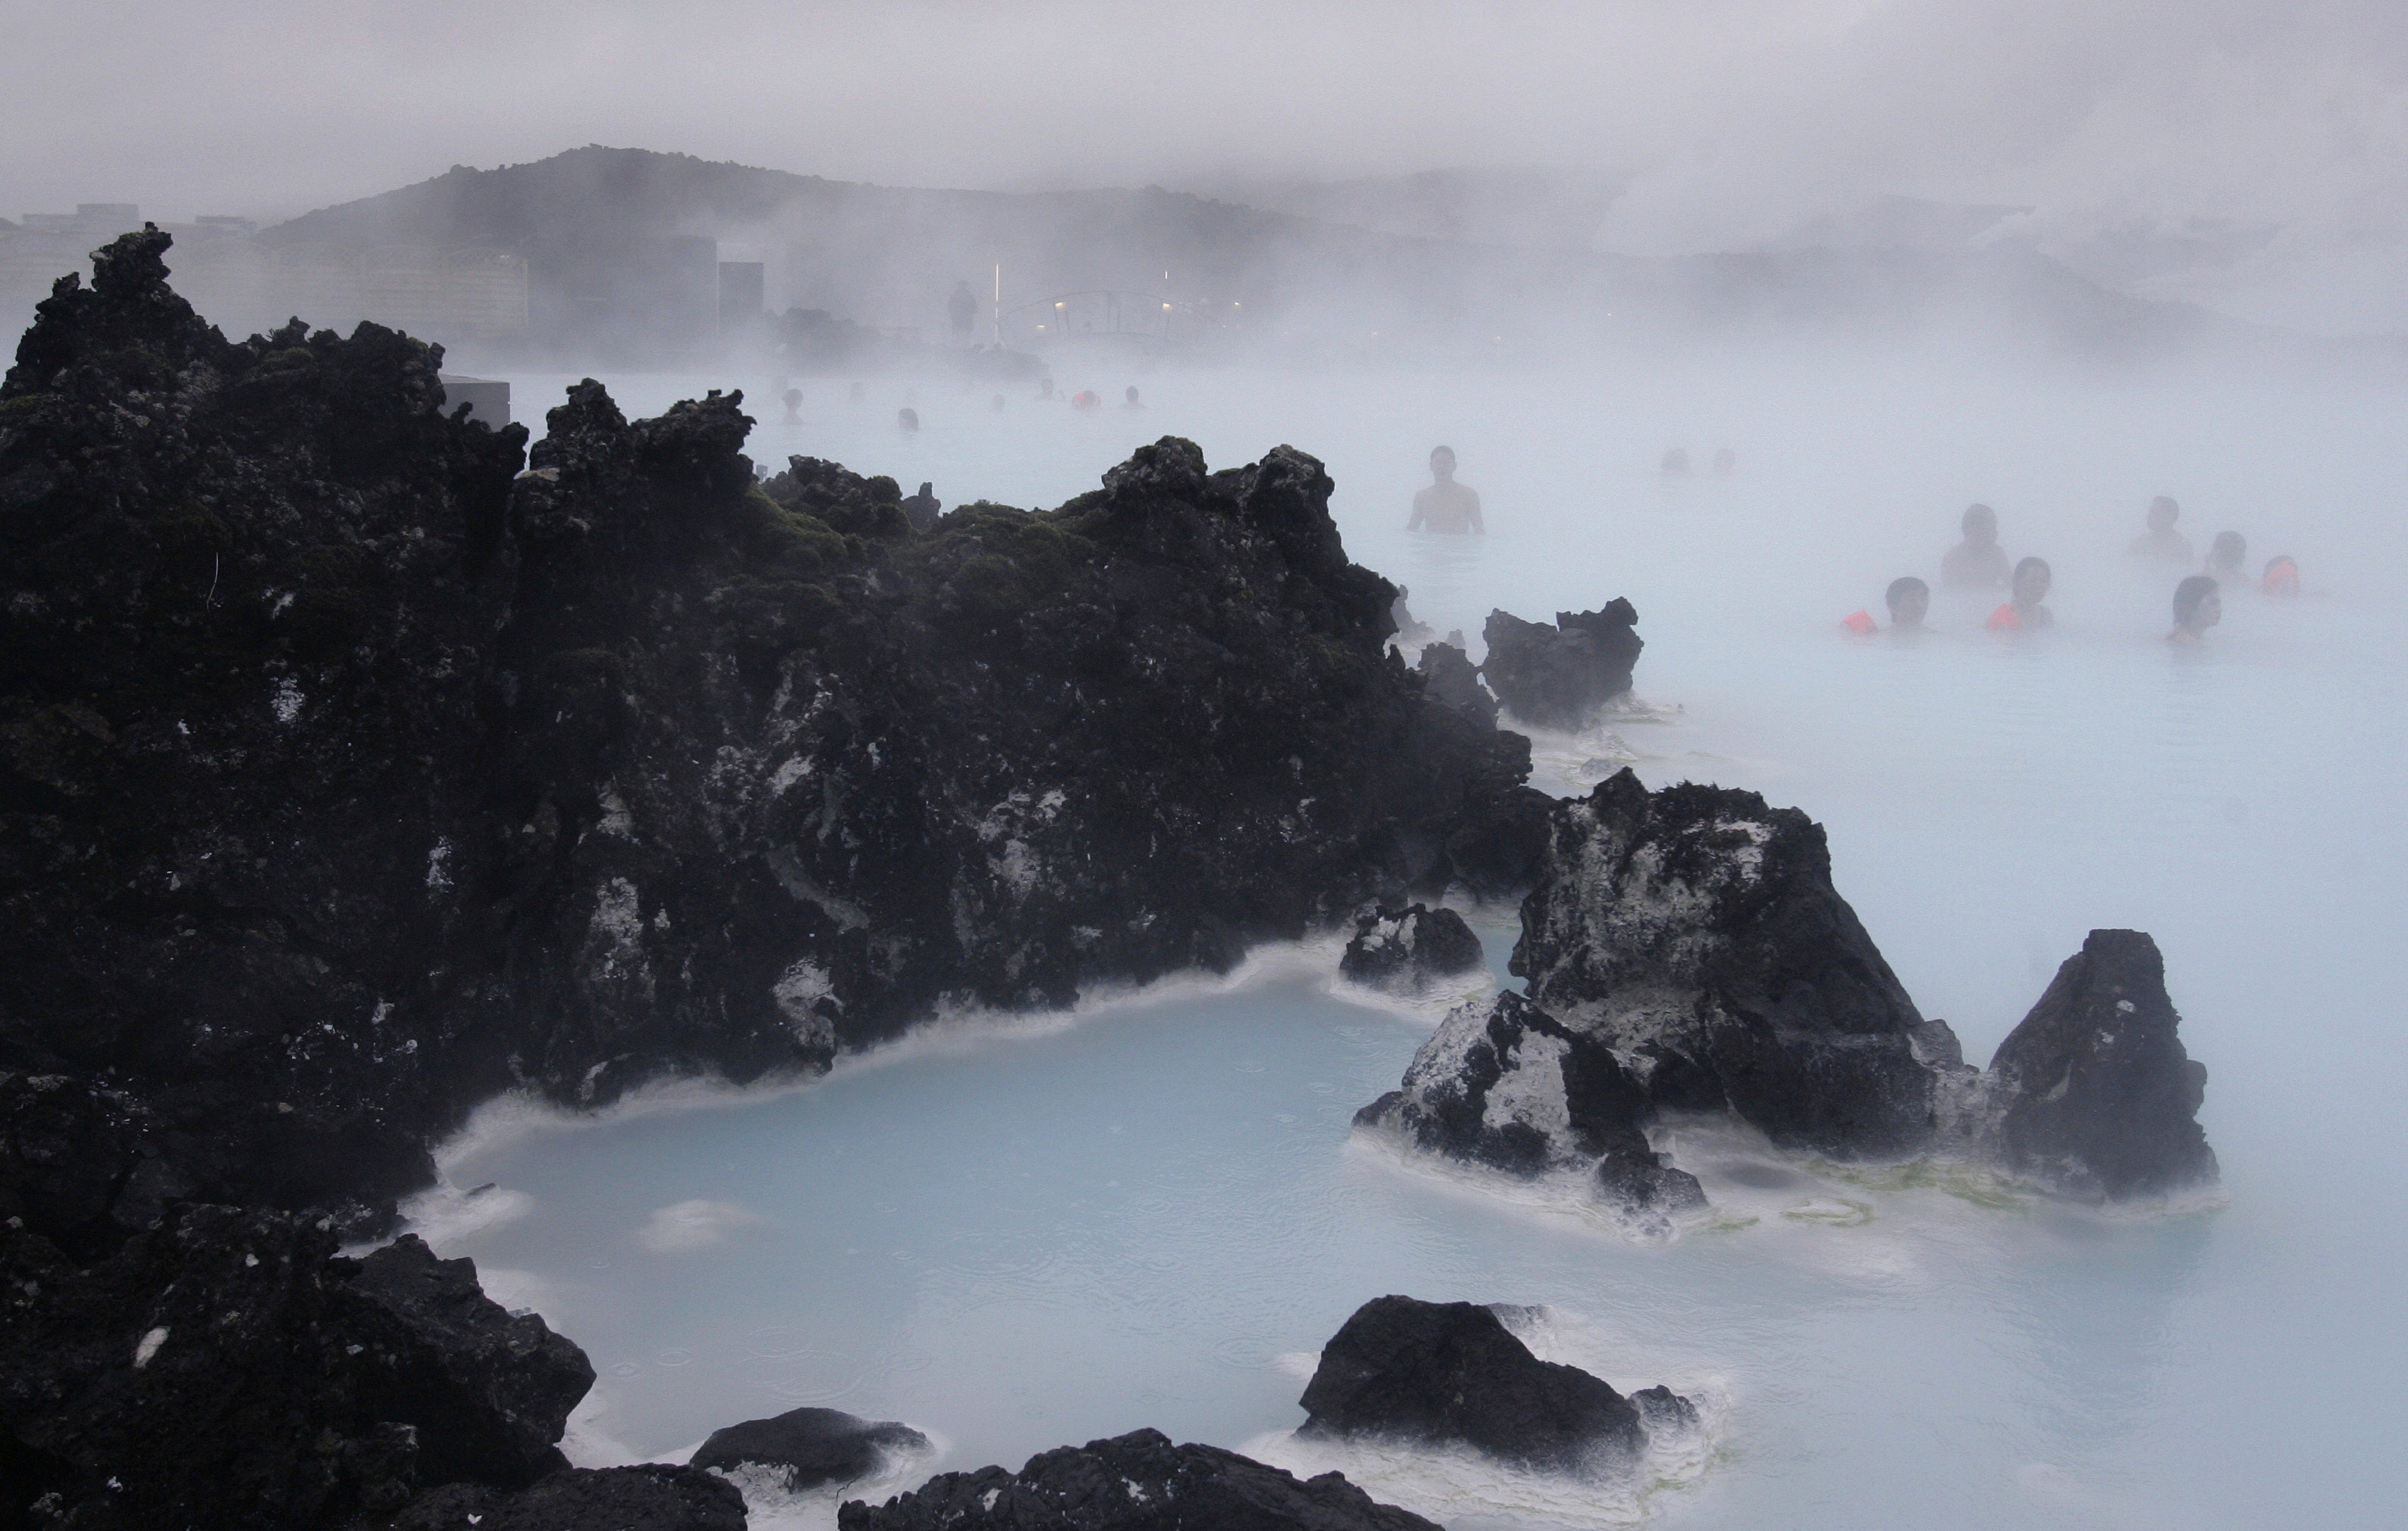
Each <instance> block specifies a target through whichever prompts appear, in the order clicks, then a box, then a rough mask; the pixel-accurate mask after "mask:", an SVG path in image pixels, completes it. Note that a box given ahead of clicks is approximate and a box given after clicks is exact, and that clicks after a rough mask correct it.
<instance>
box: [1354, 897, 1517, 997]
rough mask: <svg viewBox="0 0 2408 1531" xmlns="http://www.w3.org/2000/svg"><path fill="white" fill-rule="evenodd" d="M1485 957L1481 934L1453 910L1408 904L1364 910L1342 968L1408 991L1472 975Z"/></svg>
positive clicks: (1375, 984)
mask: <svg viewBox="0 0 2408 1531" xmlns="http://www.w3.org/2000/svg"><path fill="white" fill-rule="evenodd" d="M1483 961H1484V955H1483V953H1482V952H1481V947H1480V937H1477V936H1475V935H1473V934H1472V933H1471V927H1470V926H1469V925H1467V924H1465V923H1463V916H1462V915H1460V914H1457V913H1455V911H1454V910H1453V909H1425V908H1423V907H1422V906H1421V905H1419V904H1408V905H1406V906H1405V907H1404V908H1402V909H1397V908H1395V907H1393V906H1389V907H1378V908H1373V909H1366V910H1364V911H1363V912H1362V913H1361V914H1358V915H1356V916H1355V934H1354V936H1353V937H1351V938H1349V939H1348V941H1347V943H1346V952H1345V954H1344V955H1343V956H1341V957H1340V958H1339V959H1338V971H1339V973H1340V975H1342V976H1343V977H1345V978H1347V979H1349V980H1353V981H1354V982H1356V983H1368V984H1369V985H1371V986H1372V987H1373V988H1376V989H1393V990H1398V991H1400V992H1404V993H1412V992H1413V991H1415V990H1419V989H1426V988H1427V987H1429V985H1430V984H1432V983H1434V982H1436V981H1437V980H1440V979H1442V978H1453V977H1454V976H1455V975H1456V974H1458V973H1469V972H1470V971H1472V970H1473V969H1475V968H1477V967H1478V966H1480V965H1481V963H1482V962H1483Z"/></svg>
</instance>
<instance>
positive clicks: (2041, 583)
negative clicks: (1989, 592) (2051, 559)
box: [1986, 558, 2057, 633]
mask: <svg viewBox="0 0 2408 1531" xmlns="http://www.w3.org/2000/svg"><path fill="white" fill-rule="evenodd" d="M2055 578H2056V576H2055V574H2054V573H2052V572H2051V570H2050V569H2049V566H2048V560H2047V559H2045V558H2027V559H2025V560H2024V561H2023V562H2022V563H2020V564H2017V565H2015V577H2014V583H2013V585H2012V586H2010V588H2009V594H2008V596H2007V604H2006V605H2004V606H2002V607H2000V608H1998V609H1997V610H1996V611H1993V612H1991V613H1990V620H1989V622H1987V623H1986V625H1987V626H1988V627H1989V628H1990V629H1991V631H1993V632H2000V633H2022V632H2028V631H2031V630H2033V629H2036V628H2042V627H2047V626H2049V625H2051V624H2053V623H2054V622H2056V621H2057V614H2056V613H2055V612H2053V611H2051V610H2049V608H2047V607H2045V606H2043V605H2042V604H2041V603H2042V602H2043V601H2045V600H2047V599H2048V587H2049V585H2050V583H2051V582H2052V581H2053V580H2054V579H2055Z"/></svg>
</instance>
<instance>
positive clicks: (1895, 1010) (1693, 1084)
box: [1512, 769, 1953, 1156]
mask: <svg viewBox="0 0 2408 1531" xmlns="http://www.w3.org/2000/svg"><path fill="white" fill-rule="evenodd" d="M1512 968H1513V971H1514V972H1515V973H1517V974H1521V975H1523V976H1525V977H1527V979H1528V980H1529V990H1530V997H1531V999H1532V1000H1533V1001H1535V1002H1536V1003H1537V1004H1538V1005H1539V1006H1540V1007H1541V1008H1542V1009H1545V1010H1546V1011H1547V1013H1549V1014H1550V1015H1552V1016H1554V1017H1555V1019H1556V1020H1557V1021H1558V1022H1560V1023H1562V1024H1563V1025H1564V1026H1565V1027H1566V1028H1567V1029H1569V1030H1570V1031H1572V1032H1574V1033H1577V1034H1579V1035H1581V1036H1584V1037H1590V1038H1593V1039H1595V1040H1596V1041H1598V1042H1600V1043H1602V1044H1603V1045H1605V1046H1607V1047H1609V1048H1611V1049H1613V1051H1614V1052H1617V1053H1619V1054H1621V1055H1622V1056H1624V1057H1625V1058H1626V1059H1627V1060H1628V1062H1629V1066H1631V1068H1632V1069H1633V1070H1634V1072H1635V1073H1636V1074H1637V1075H1638V1076H1639V1078H1640V1080H1641V1085H1642V1087H1643V1088H1644V1090H1645V1092H1646V1094H1647V1097H1648V1099H1649V1100H1650V1101H1651V1102H1652V1103H1653V1104H1655V1105H1656V1106H1658V1107H1671V1108H1679V1109H1689V1110H1712V1111H1722V1110H1727V1111H1730V1112H1733V1113H1734V1114H1736V1115H1738V1116H1739V1117H1740V1118H1741V1119H1742V1120H1744V1121H1746V1122H1748V1123H1751V1124H1753V1125H1755V1126H1756V1127H1758V1128H1760V1129H1762V1130H1763V1131H1764V1133H1765V1134H1766V1135H1767V1136H1768V1137H1770V1138H1772V1140H1773V1141H1774V1142H1776V1143H1778V1144H1781V1145H1783V1146H1785V1147H1790V1148H1799V1149H1811V1150H1813V1151H1816V1152H1824V1153H1830V1154H1836V1155H1841V1156H1865V1155H1871V1156H1882V1155H1892V1154H1898V1153H1903V1152H1911V1151H1912V1150H1914V1149H1915V1148H1917V1147H1918V1146H1920V1145H1921V1144H1922V1143H1923V1142H1924V1141H1925V1139H1926V1138H1928V1136H1929V1134H1930V1132H1931V1129H1932V1125H1933V1121H1934V1107H1933V1099H1932V1097H1933V1090H1934V1078H1933V1074H1932V1071H1931V1070H1930V1069H1929V1068H1928V1067H1927V1066H1926V1064H1925V1057H1926V1055H1933V1056H1936V1055H1937V1054H1936V1053H1935V1052H1933V1050H1935V1049H1945V1048H1949V1047H1952V1046H1953V1038H1950V1037H1945V1036H1944V1035H1943V1034H1944V1033H1945V1030H1946V1028H1945V1026H1944V1024H1942V1023H1927V1022H1926V1021H1925V1020H1924V1018H1923V1016H1922V1015H1921V1014H1920V1013H1919V1012H1918V1011H1917V1010H1916V1009H1915V1008H1914V1001H1913V1000H1911V999H1909V998H1908V997H1907V994H1906V990H1905V989H1904V988H1903V987H1902V986H1901V985H1900V984H1899V981H1898V977H1897V975H1896V974H1894V973H1892V972H1891V971H1890V966H1889V964H1888V963H1887V962H1886V961H1885V960H1884V959H1883V957H1882V954H1881V952H1880V951H1879V950H1878V949H1877V948H1875V947H1874V945H1873V943H1872V938H1871V937H1870V936H1868V935H1867V934H1866V933H1865V929H1864V926H1863V924H1862V923H1860V922H1858V920H1857V919H1856V911H1855V910H1854V909H1850V908H1849V907H1848V903H1847V900H1845V899H1843V898H1842V897H1841V896H1840V894H1839V892H1838V891H1837V890H1836V889H1835V888H1833V887H1832V885H1831V857H1830V851H1829V849H1828V845H1827V844H1826V842H1825V840H1824V836H1823V828H1822V826H1821V825H1820V824H1817V823H1814V822H1813V820H1811V819H1809V818H1807V817H1806V815H1805V814H1803V813H1800V812H1799V811H1798V810H1797V809H1795V808H1770V807H1768V806H1767V805H1766V803H1765V801H1764V799H1763V798H1762V797H1760V796H1758V795H1756V794H1755V793H1751V792H1738V791H1731V790H1727V789H1723V788H1718V787H1704V786H1693V785H1687V784H1684V785H1680V786H1673V787H1667V788H1665V789H1663V790H1662V791H1660V792H1655V793H1651V792H1649V791H1648V790H1647V789H1646V788H1645V787H1644V786H1642V785H1641V783H1640V780H1639V778H1638V777H1637V776H1636V775H1635V774H1634V773H1632V772H1631V771H1629V770H1627V769H1625V770H1623V771H1620V772H1617V773H1616V774H1615V775H1613V777H1611V778H1609V779H1607V780H1604V781H1602V782H1600V783H1598V787H1597V789H1596V791H1594V792H1592V793H1591V794H1589V795H1588V796H1587V797H1586V798H1584V799H1576V800H1573V801H1570V802H1566V803H1563V804H1561V805H1559V806H1558V807H1557V808H1556V810H1555V821H1554V825H1553V837H1552V839H1551V841H1550V844H1549V846H1548V851H1547V856H1546V860H1545V862H1544V864H1543V868H1542V871H1541V877H1540V880H1539V884H1538V886H1537V887H1536V888H1535V889H1534V890H1533V891H1532V893H1531V894H1530V896H1529V897H1528V899H1527V900H1526V901H1525V902H1524V904H1523V909H1522V938H1521V940H1520V941H1519V942H1518V943H1517V944H1516V945H1515V947H1514V949H1513V962H1512Z"/></svg>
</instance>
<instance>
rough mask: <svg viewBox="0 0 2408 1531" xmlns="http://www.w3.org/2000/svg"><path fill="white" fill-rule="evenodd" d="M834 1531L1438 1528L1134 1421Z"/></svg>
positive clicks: (1340, 1485)
mask: <svg viewBox="0 0 2408 1531" xmlns="http://www.w3.org/2000/svg"><path fill="white" fill-rule="evenodd" d="M837 1525H838V1527H839V1531H1203V1528H1205V1527H1211V1528H1212V1531H1439V1528H1438V1527H1437V1526H1436V1525H1434V1524H1432V1523H1430V1522H1428V1521H1426V1520H1424V1519H1422V1518H1421V1517H1420V1516H1419V1515H1415V1514H1412V1513H1411V1512H1410V1511H1407V1510H1399V1509H1398V1508H1397V1507H1396V1506H1394V1505H1383V1504H1381V1503H1378V1502H1377V1501H1375V1500H1374V1499H1373V1498H1372V1497H1371V1496H1370V1495H1368V1494H1366V1493H1364V1492H1363V1491H1362V1490H1361V1489H1359V1488H1356V1487H1355V1485H1354V1484H1352V1483H1350V1482H1348V1481H1346V1479H1345V1477H1344V1476H1343V1475H1342V1474H1340V1473H1334V1472H1326V1473H1323V1474H1321V1475H1320V1476H1319V1477H1317V1478H1309V1479H1305V1480H1303V1481H1298V1480H1297V1478H1296V1477H1295V1476H1294V1475H1292V1474H1289V1473H1285V1472H1282V1471H1281V1470H1280V1469H1279V1468H1277V1467H1267V1466H1265V1465H1264V1464H1262V1463H1260V1462H1256V1461H1254V1459H1253V1458H1251V1457H1243V1456H1240V1455H1239V1454H1238V1453H1237V1452H1227V1451H1223V1450H1222V1449H1221V1448H1219V1447H1217V1446H1174V1445H1172V1444H1171V1443H1170V1438H1169V1437H1168V1436H1165V1435H1164V1434H1162V1432H1160V1431H1158V1430H1137V1431H1132V1432H1131V1433H1130V1434H1128V1435H1125V1436H1118V1437H1115V1438H1112V1439H1110V1440H1091V1441H1089V1442H1087V1444H1086V1445H1084V1446H1065V1447H1062V1448H1060V1449H1058V1450H1055V1451H1051V1452H1039V1454H1038V1455H1036V1456H1032V1457H1030V1458H1029V1459H1028V1463H1027V1465H1026V1466H1025V1467H1022V1468H1021V1469H1020V1471H1018V1472H1016V1473H1013V1472H1006V1471H1005V1470H1004V1469H1003V1468H1001V1467H981V1468H980V1469H979V1470H978V1471H976V1472H949V1473H941V1474H939V1476H937V1477H935V1478H931V1479H930V1480H928V1481H927V1482H926V1483H925V1484H923V1485H922V1486H921V1487H919V1488H918V1489H915V1490H913V1491H912V1492H911V1493H910V1494H904V1495H897V1496H896V1497H895V1498H892V1499H889V1500H887V1501H886V1502H885V1503H884V1504H882V1505H870V1504H865V1503H863V1502H862V1501H861V1500H858V1499H855V1500H853V1501H851V1502H850V1503H847V1504H845V1505H844V1506H842V1507H841V1508H840V1509H839V1510H838V1511H837Z"/></svg>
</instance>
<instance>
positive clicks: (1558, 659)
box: [1480, 597, 1645, 733]
mask: <svg viewBox="0 0 2408 1531" xmlns="http://www.w3.org/2000/svg"><path fill="white" fill-rule="evenodd" d="M1638 624H1639V612H1638V609H1637V608H1634V607H1633V606H1632V605H1631V604H1630V603H1629V602H1628V601H1627V600H1623V599H1620V598H1618V597H1617V598H1616V599H1614V600H1612V601H1608V602H1607V603H1606V604H1605V608H1604V609H1603V610H1601V611H1558V612H1556V613H1555V625H1554V626H1553V627H1550V626H1548V625H1547V624H1546V623H1545V622H1524V621H1523V620H1522V619H1521V618H1519V617H1516V616H1512V615H1511V614H1509V613H1507V612H1504V611H1491V612H1490V613H1489V614H1488V626H1487V628H1486V630H1485V632H1484V635H1483V636H1484V638H1485V639H1486V641H1487V644H1488V656H1487V657H1486V658H1485V659H1484V660H1482V661H1481V662H1480V673H1481V675H1482V676H1483V677H1484V678H1485V679H1486V680H1487V681H1488V689H1489V690H1491V691H1493V692H1495V693H1496V694H1497V699H1498V701H1500V702H1502V703H1504V704H1505V708H1506V710H1507V711H1509V712H1511V713H1512V714H1513V716H1514V717H1516V718H1518V719H1520V720H1522V721H1523V722H1524V723H1533V724H1536V725H1537V726H1539V727H1541V728H1557V729H1562V730H1563V731H1564V732H1566V733H1578V732H1579V731H1580V730H1582V729H1584V728H1586V727H1587V726H1588V725H1589V724H1590V723H1595V722H1596V721H1597V717H1598V712H1599V710H1600V709H1602V708H1604V706H1605V704H1606V703H1608V702H1610V701H1612V700H1613V698H1615V697H1616V696H1620V695H1622V694H1624V693H1626V692H1627V691H1628V690H1629V689H1630V672H1631V671H1632V669H1633V668H1634V667H1636V666H1637V665H1638V663H1639V651H1640V650H1641V648H1643V647H1645V644H1644V642H1643V641H1642V640H1641V637H1639V634H1638V633H1637V632H1636V631H1634V629H1635V628H1636V627H1637V626H1638Z"/></svg>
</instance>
